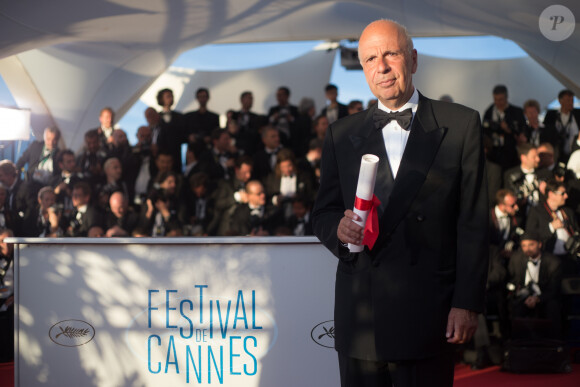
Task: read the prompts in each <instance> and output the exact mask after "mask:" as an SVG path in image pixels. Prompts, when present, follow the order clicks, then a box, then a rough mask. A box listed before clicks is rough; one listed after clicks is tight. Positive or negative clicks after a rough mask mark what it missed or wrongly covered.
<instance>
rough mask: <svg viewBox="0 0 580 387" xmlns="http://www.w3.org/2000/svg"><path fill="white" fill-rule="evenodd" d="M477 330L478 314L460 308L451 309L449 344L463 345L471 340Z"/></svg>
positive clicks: (448, 330)
mask: <svg viewBox="0 0 580 387" xmlns="http://www.w3.org/2000/svg"><path fill="white" fill-rule="evenodd" d="M476 329H477V313H475V312H473V311H471V310H467V309H459V308H451V310H450V311H449V317H447V333H446V334H445V337H447V342H448V343H451V344H463V343H466V342H468V341H469V340H471V338H472V337H473V334H474V333H475V330H476Z"/></svg>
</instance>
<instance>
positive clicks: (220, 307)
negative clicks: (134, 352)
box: [147, 285, 263, 384]
mask: <svg viewBox="0 0 580 387" xmlns="http://www.w3.org/2000/svg"><path fill="white" fill-rule="evenodd" d="M195 288H196V290H195V292H196V293H198V292H199V297H198V295H197V294H196V295H195V297H194V298H195V300H192V299H188V298H177V296H178V295H177V293H178V291H177V290H165V291H164V292H165V295H164V296H163V294H162V292H163V291H160V290H158V289H150V290H149V295H148V306H147V314H148V328H149V329H152V323H151V321H152V317H153V319H154V321H156V320H157V319H162V320H164V327H163V328H164V329H166V330H170V331H169V332H171V334H151V335H149V337H148V339H147V353H148V367H149V372H151V373H153V374H159V373H162V372H163V373H165V374H167V373H170V372H175V373H177V374H179V373H182V372H185V378H186V382H187V383H189V382H190V380H191V381H193V382H194V383H195V381H194V379H195V380H197V382H198V383H205V382H207V383H208V384H211V383H212V381H213V382H215V381H216V378H217V381H218V382H219V383H220V384H223V378H224V372H225V373H226V374H227V375H232V376H240V375H248V376H252V375H255V374H256V373H257V371H258V361H257V357H256V353H255V351H256V348H257V347H258V339H257V338H256V336H254V335H253V334H252V332H253V331H256V330H261V329H263V328H262V327H261V326H259V325H258V324H257V322H256V291H255V290H252V291H251V296H250V297H248V294H247V293H246V294H244V292H243V291H242V290H238V292H237V296H236V300H235V305H234V304H233V303H232V300H227V303H226V302H225V300H218V299H216V300H214V299H210V298H208V297H207V296H206V294H204V290H207V288H208V285H195ZM248 303H249V304H248ZM163 309H165V311H163ZM204 376H206V379H207V380H204Z"/></svg>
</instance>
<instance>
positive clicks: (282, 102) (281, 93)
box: [268, 86, 299, 146]
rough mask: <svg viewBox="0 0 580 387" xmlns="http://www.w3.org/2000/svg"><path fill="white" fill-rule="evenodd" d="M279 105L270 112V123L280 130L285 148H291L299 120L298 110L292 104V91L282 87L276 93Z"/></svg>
mask: <svg viewBox="0 0 580 387" xmlns="http://www.w3.org/2000/svg"><path fill="white" fill-rule="evenodd" d="M276 100H277V101H278V105H276V106H272V107H271V108H270V110H268V121H269V123H270V124H271V125H273V126H274V127H275V128H277V129H278V132H279V133H280V139H281V140H282V143H283V144H284V146H291V145H292V141H293V140H294V139H293V138H292V136H294V129H295V127H296V125H295V124H296V120H297V119H298V115H299V114H298V108H297V107H296V106H294V105H291V104H290V89H289V88H287V87H286V86H280V87H279V88H278V90H277V91H276Z"/></svg>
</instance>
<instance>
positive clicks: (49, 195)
mask: <svg viewBox="0 0 580 387" xmlns="http://www.w3.org/2000/svg"><path fill="white" fill-rule="evenodd" d="M54 203H56V196H55V195H54V192H50V191H47V192H45V193H44V194H42V196H41V197H40V198H39V199H38V204H40V208H42V209H47V208H50V207H52V206H54Z"/></svg>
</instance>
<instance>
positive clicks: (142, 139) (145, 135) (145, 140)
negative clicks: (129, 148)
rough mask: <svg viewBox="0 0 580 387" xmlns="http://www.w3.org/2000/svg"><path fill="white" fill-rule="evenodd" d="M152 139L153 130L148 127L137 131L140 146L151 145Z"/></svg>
mask: <svg viewBox="0 0 580 387" xmlns="http://www.w3.org/2000/svg"><path fill="white" fill-rule="evenodd" d="M152 139H153V136H152V133H151V128H149V127H148V126H142V127H140V128H139V130H138V131H137V141H139V144H151V141H152Z"/></svg>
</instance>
